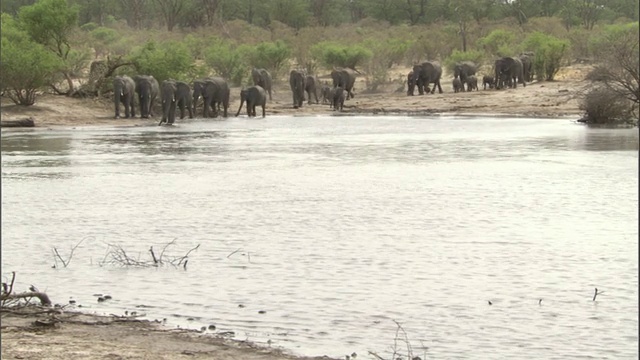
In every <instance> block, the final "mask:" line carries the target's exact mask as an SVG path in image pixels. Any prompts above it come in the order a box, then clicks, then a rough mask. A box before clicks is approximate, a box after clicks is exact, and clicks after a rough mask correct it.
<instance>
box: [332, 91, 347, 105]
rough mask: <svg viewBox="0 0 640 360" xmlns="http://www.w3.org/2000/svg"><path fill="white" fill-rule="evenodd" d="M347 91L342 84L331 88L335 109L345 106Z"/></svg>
mask: <svg viewBox="0 0 640 360" xmlns="http://www.w3.org/2000/svg"><path fill="white" fill-rule="evenodd" d="M345 92H347V91H346V90H345V89H343V88H342V86H338V87H335V88H333V89H332V90H331V107H332V108H333V111H336V110H340V111H342V109H343V108H344V100H345V95H344V93H345Z"/></svg>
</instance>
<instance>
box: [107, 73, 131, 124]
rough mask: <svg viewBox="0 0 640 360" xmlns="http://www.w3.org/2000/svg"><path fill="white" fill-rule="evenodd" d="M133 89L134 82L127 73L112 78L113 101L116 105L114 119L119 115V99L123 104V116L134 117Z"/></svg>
mask: <svg viewBox="0 0 640 360" xmlns="http://www.w3.org/2000/svg"><path fill="white" fill-rule="evenodd" d="M135 91H136V83H135V82H134V81H133V79H132V78H130V77H128V76H127V75H123V76H116V77H115V78H113V102H114V104H115V106H116V116H115V118H116V119H117V118H119V117H120V101H122V105H124V117H125V118H129V117H136V110H135V104H134V99H135Z"/></svg>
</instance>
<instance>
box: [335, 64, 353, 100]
mask: <svg viewBox="0 0 640 360" xmlns="http://www.w3.org/2000/svg"><path fill="white" fill-rule="evenodd" d="M331 79H333V87H334V88H337V87H338V86H339V87H342V88H343V89H344V90H345V91H346V92H347V100H349V99H351V98H353V97H354V95H353V85H354V84H355V82H356V72H355V70H353V69H350V68H340V69H334V70H333V71H332V72H331Z"/></svg>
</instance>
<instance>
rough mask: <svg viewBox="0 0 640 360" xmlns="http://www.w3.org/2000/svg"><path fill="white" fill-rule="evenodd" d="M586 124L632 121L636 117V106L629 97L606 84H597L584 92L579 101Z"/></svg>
mask: <svg viewBox="0 0 640 360" xmlns="http://www.w3.org/2000/svg"><path fill="white" fill-rule="evenodd" d="M580 110H583V111H584V112H585V115H584V117H583V121H584V122H586V123H587V124H623V123H633V122H634V119H637V116H638V115H637V106H634V103H633V102H632V101H630V100H629V99H626V98H624V97H621V96H619V94H618V93H617V92H615V91H612V90H611V89H609V88H607V87H606V86H602V85H598V86H595V87H593V88H591V89H590V90H588V92H587V93H586V95H585V96H584V98H583V99H582V101H581V103H580Z"/></svg>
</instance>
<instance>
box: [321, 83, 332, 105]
mask: <svg viewBox="0 0 640 360" xmlns="http://www.w3.org/2000/svg"><path fill="white" fill-rule="evenodd" d="M320 94H321V95H322V103H323V104H330V103H331V87H330V86H329V85H322V89H321V90H320Z"/></svg>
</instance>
